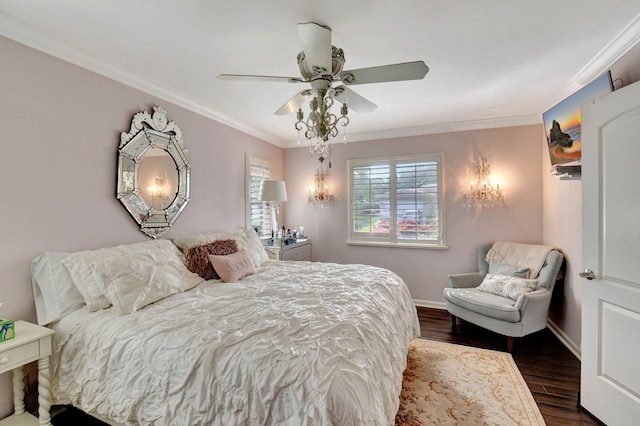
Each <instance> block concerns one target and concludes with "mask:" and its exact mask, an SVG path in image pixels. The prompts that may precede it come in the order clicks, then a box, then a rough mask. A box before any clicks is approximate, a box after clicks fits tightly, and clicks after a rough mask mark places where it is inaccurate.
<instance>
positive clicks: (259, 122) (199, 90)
mask: <svg viewBox="0 0 640 426" xmlns="http://www.w3.org/2000/svg"><path fill="white" fill-rule="evenodd" d="M310 21H313V22H318V23H320V24H324V25H328V26H329V27H331V29H332V37H333V38H332V41H333V44H334V45H335V46H337V47H341V48H342V49H344V52H345V56H346V63H345V67H344V68H345V69H346V70H348V69H357V68H364V67H370V66H377V65H386V64H392V63H400V62H409V61H416V60H424V61H425V63H426V64H427V65H428V66H429V68H430V71H429V73H428V74H427V76H426V77H425V78H424V79H423V80H417V81H405V82H389V83H378V84H369V85H358V86H351V88H352V89H353V90H355V91H356V92H357V93H359V94H360V95H362V96H364V97H366V98H367V99H369V100H370V101H372V102H373V103H375V104H377V105H378V108H377V109H376V111H374V112H373V113H370V114H362V115H360V114H356V113H353V112H351V113H350V115H349V116H350V118H351V123H350V124H349V126H348V128H347V132H348V138H349V140H366V139H377V138H382V137H393V136H404V135H415V134H424V133H437V132H442V131H448V130H464V129H470V128H485V127H500V126H508V125H520V124H531V123H539V122H541V119H540V115H541V113H542V112H544V111H546V110H547V109H549V108H550V107H551V106H553V105H555V104H556V103H557V102H559V101H560V100H562V99H563V98H564V97H566V96H568V95H569V94H571V93H573V92H574V91H575V90H577V89H579V88H580V87H582V86H583V85H584V84H586V83H588V82H589V81H591V80H592V79H593V78H595V77H596V76H598V75H599V74H601V73H602V72H604V71H606V70H607V69H608V68H609V67H610V66H611V65H612V64H613V63H614V62H615V61H616V60H617V59H619V58H620V57H621V56H622V55H623V54H624V53H626V52H627V51H629V50H630V49H631V48H632V47H633V46H634V45H636V44H638V42H640V1H638V0H607V1H603V0H561V1H558V0H537V1H533V0H531V1H525V0H485V1H478V0H458V1H451V0H435V1H434V0H401V1H398V0H395V1H391V0H348V1H347V0H324V1H321V0H318V1H313V2H310V1H301V0H277V1H266V0H252V1H247V0H236V1H229V0H224V1H218V0H215V1H211V0H209V1H208V0H181V1H175V0H147V1H144V0H138V1H131V0H94V1H80V0H76V1H73V0H21V1H16V0H0V35H4V36H6V37H8V38H10V39H13V40H16V41H18V42H21V43H24V44H26V45H28V46H31V47H34V48H36V49H39V50H42V51H45V52H47V53H49V54H51V55H53V56H56V57H59V58H62V59H64V60H66V61H69V62H71V63H74V64H77V65H79V66H82V67H84V68H87V69H90V70H92V71H95V72H97V73H99V74H102V75H105V76H108V77H110V78H113V79H115V80H117V81H120V82H123V83H125V84H128V85H131V86H133V87H136V88H139V89H141V90H143V91H146V92H148V93H151V94H153V95H155V96H158V97H160V98H163V99H166V100H167V101H170V102H174V103H176V104H179V105H181V106H183V107H186V108H189V109H191V110H194V111H196V112H199V113H201V114H204V115H206V116H209V117H211V118H213V119H216V120H218V121H221V122H223V123H225V124H228V125H230V126H232V127H235V128H237V129H240V130H242V131H244V132H247V133H249V134H252V135H254V136H257V137H259V138H261V139H264V140H267V141H269V142H272V143H274V144H277V145H279V146H283V147H284V146H293V145H295V142H296V139H297V134H296V131H295V129H294V127H293V124H294V121H295V117H294V115H293V114H292V115H289V116H276V115H274V114H273V113H274V111H276V109H278V108H279V107H280V106H282V104H284V103H285V102H286V101H287V100H288V99H289V98H291V97H292V96H293V95H294V94H296V93H297V92H298V91H300V90H302V89H303V88H305V86H304V85H302V84H290V83H272V82H235V81H222V80H219V79H217V78H216V75H218V74H221V73H230V74H260V75H276V76H299V70H298V66H297V62H296V55H297V53H298V52H299V51H300V49H301V45H300V41H299V38H298V34H297V31H296V24H297V23H300V22H310ZM2 60H4V58H3V59H2ZM170 114H171V113H170V112H169V117H170Z"/></svg>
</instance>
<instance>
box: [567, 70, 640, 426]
mask: <svg viewBox="0 0 640 426" xmlns="http://www.w3.org/2000/svg"><path fill="white" fill-rule="evenodd" d="M581 116H582V261H583V270H585V272H583V273H582V274H581V275H582V276H583V279H582V280H581V284H582V285H583V291H582V349H581V355H582V372H581V388H580V394H581V398H580V402H581V405H582V406H583V407H584V408H585V409H587V410H588V411H589V412H591V413H592V414H593V415H595V416H596V417H598V418H599V419H600V420H601V421H603V422H604V423H606V424H608V425H609V426H618V425H638V424H639V423H638V422H640V82H638V83H635V84H632V85H629V86H627V87H624V88H621V89H619V90H616V91H614V92H613V93H611V94H608V95H606V96H603V97H601V98H597V99H595V100H593V101H590V102H588V103H585V104H583V105H582V110H581ZM567 214H570V212H567ZM587 270H591V271H593V276H592V277H587V276H588V275H589V274H588V271H587ZM589 278H591V279H589Z"/></svg>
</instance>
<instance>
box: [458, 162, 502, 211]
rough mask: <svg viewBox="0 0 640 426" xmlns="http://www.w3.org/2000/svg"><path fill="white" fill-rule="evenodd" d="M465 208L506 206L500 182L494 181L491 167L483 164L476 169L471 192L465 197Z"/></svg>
mask: <svg viewBox="0 0 640 426" xmlns="http://www.w3.org/2000/svg"><path fill="white" fill-rule="evenodd" d="M464 198H465V207H466V208H468V209H475V208H476V207H501V206H503V205H504V195H503V194H502V190H501V189H500V182H498V181H492V179H491V165H489V164H488V163H484V162H483V163H481V164H478V165H476V167H475V169H474V179H473V180H472V181H471V185H470V188H469V192H467V193H466V194H465V196H464Z"/></svg>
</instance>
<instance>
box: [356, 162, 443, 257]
mask: <svg viewBox="0 0 640 426" xmlns="http://www.w3.org/2000/svg"><path fill="white" fill-rule="evenodd" d="M444 158H445V155H444V153H443V152H437V153H427V154H413V155H402V156H387V157H375V158H359V159H352V160H348V161H347V176H348V188H347V192H348V201H349V203H348V213H347V214H348V222H349V224H348V226H349V234H348V238H347V245H353V246H369V247H401V248H420V249H447V248H448V246H447V244H446V224H445V205H444V200H445V184H444V176H445V171H444ZM407 161H427V162H434V161H435V162H436V163H437V185H438V191H437V202H438V210H437V211H438V223H439V239H437V240H436V241H429V240H422V241H407V240H402V239H400V240H399V239H398V238H397V235H396V233H395V232H394V231H395V226H396V219H397V190H396V189H397V188H396V186H397V184H396V179H395V170H396V164H397V163H401V162H407ZM376 163H378V164H385V165H389V166H390V171H389V175H390V176H394V178H392V179H391V181H390V182H389V190H390V194H389V203H390V206H393V207H392V208H391V209H390V212H389V216H390V217H389V222H390V223H389V226H390V230H389V236H388V237H386V236H385V237H375V236H367V237H364V238H363V237H358V236H357V235H355V232H354V217H353V207H354V198H353V184H354V175H353V171H354V167H357V166H367V165H373V164H376Z"/></svg>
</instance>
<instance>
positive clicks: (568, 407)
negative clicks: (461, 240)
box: [418, 307, 602, 426]
mask: <svg viewBox="0 0 640 426" xmlns="http://www.w3.org/2000/svg"><path fill="white" fill-rule="evenodd" d="M418 317H419V318H420V329H421V332H422V337H423V338H426V339H433V340H439V341H442V342H450V343H458V344H461V345H467V346H474V347H477V348H485V349H493V350H499V351H505V352H506V351H507V338H506V337H504V336H501V335H498V334H495V333H493V332H490V331H487V330H484V329H482V328H480V327H477V326H475V325H473V324H470V323H467V322H465V321H463V320H461V319H458V328H457V331H456V332H455V333H454V332H453V331H452V329H451V320H450V316H449V313H448V312H447V311H445V310H441V309H430V308H420V307H419V308H418ZM511 355H512V356H513V359H514V361H515V362H516V364H517V365H518V369H519V370H520V373H521V374H522V377H524V379H525V381H526V382H527V385H528V386H529V389H530V390H531V393H532V394H533V398H534V399H535V400H536V402H537V404H538V407H539V408H540V412H541V413H542V417H544V420H545V422H546V423H547V425H548V426H556V425H557V426H564V425H602V423H601V422H599V421H598V420H597V419H595V418H594V417H592V416H591V415H590V414H589V413H588V412H587V411H585V410H584V409H582V407H580V404H579V403H578V392H579V390H580V361H579V360H578V359H577V358H576V357H575V355H573V354H572V353H571V351H569V349H567V348H566V347H565V346H564V345H563V344H562V343H561V342H560V340H558V338H557V337H556V336H555V335H554V334H553V333H552V332H551V331H550V330H549V329H545V330H542V331H539V332H537V333H534V334H531V335H529V336H526V337H524V338H521V339H514V343H513V352H512V353H511Z"/></svg>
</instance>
